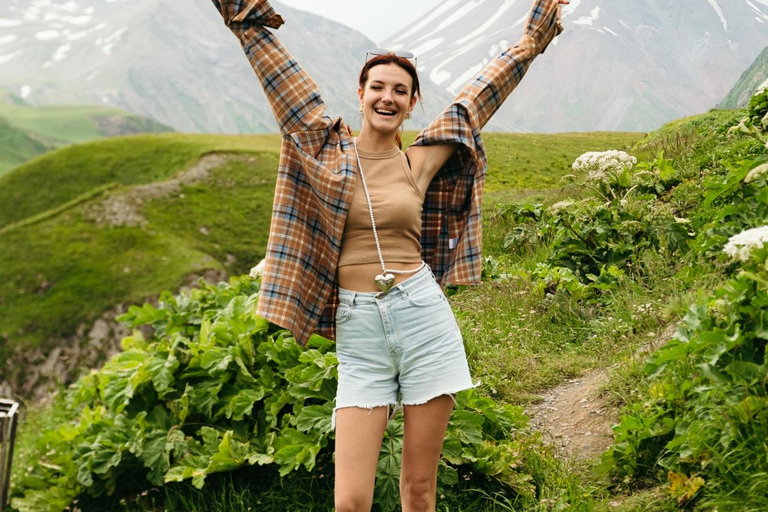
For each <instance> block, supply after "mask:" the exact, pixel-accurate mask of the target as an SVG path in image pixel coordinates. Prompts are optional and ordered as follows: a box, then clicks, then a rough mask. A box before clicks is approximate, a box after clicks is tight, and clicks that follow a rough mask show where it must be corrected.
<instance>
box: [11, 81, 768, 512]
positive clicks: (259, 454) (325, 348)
mask: <svg viewBox="0 0 768 512" xmlns="http://www.w3.org/2000/svg"><path fill="white" fill-rule="evenodd" d="M767 133H768V91H764V92H763V93H761V94H758V95H756V96H755V97H754V98H753V99H752V101H751V103H750V108H749V109H748V110H747V111H746V112H727V111H726V112H717V111H715V112H711V113H708V114H705V115H702V116H697V117H694V118H689V119H683V120H680V121H677V122H675V123H671V124H670V125H667V126H665V127H663V128H662V129H661V130H659V131H658V132H656V133H653V134H650V135H649V136H648V137H646V138H645V139H643V140H642V141H640V142H639V143H638V144H637V145H635V146H634V147H633V148H632V149H631V150H630V151H629V154H624V153H619V152H611V153H600V154H593V155H589V156H587V155H585V156H584V157H582V158H579V159H577V158H576V157H577V156H578V155H579V154H581V153H584V152H585V150H587V149H589V150H602V149H606V146H602V147H595V146H593V147H589V148H583V149H582V150H581V151H580V152H579V153H578V154H576V155H573V156H572V157H571V160H570V162H573V161H575V164H574V165H573V167H572V169H569V170H567V171H563V172H562V173H561V177H562V181H561V182H560V183H559V184H558V186H557V187H553V188H551V189H549V190H543V191H542V190H540V191H537V192H534V193H531V192H527V193H526V192H520V191H518V192H517V193H518V194H520V195H521V196H523V195H524V196H525V197H522V198H521V199H520V200H518V201H516V202H505V203H502V204H500V205H498V206H495V207H488V208H486V212H487V213H486V219H485V223H484V228H485V242H484V249H485V252H486V259H485V261H484V283H483V284H482V285H481V286H478V287H473V288H463V287H452V288H450V289H449V295H450V297H451V302H452V305H453V307H454V308H455V310H456V312H457V317H458V318H459V322H460V325H461V327H462V333H463V335H464V337H465V341H466V344H467V348H468V352H469V356H470V362H471V365H472V368H473V372H474V374H475V376H476V377H477V378H479V379H481V380H482V386H481V388H480V389H479V390H478V391H476V392H472V393H466V394H462V395H459V397H458V407H457V409H456V411H455V413H454V415H453V417H452V420H451V427H450V428H449V434H448V436H447V438H446V449H445V452H444V461H443V462H444V464H443V465H442V466H441V479H440V483H441V489H440V499H439V510H447V511H456V510H459V511H461V510H464V511H469V510H472V511H475V510H487V511H494V510H538V511H551V510H579V511H593V510H620V511H630V510H638V511H639V510H657V511H661V510H674V509H675V508H682V509H689V510H720V511H726V510H755V511H757V510H765V509H766V507H768V502H766V498H765V496H766V495H768V493H766V488H765V485H766V484H765V478H764V475H765V474H766V472H768V461H767V460H766V455H765V453H766V452H765V432H766V431H768V416H766V411H768V397H767V396H766V384H767V383H768V370H766V365H767V364H768V363H766V360H765V346H766V339H768V333H767V332H766V329H765V321H766V317H765V311H766V305H768V300H767V299H768V296H766V293H768V264H767V263H766V259H767V258H768V247H765V248H763V247H762V246H763V244H764V243H765V242H766V240H768V233H767V232H766V231H765V229H766V228H763V226H764V225H765V224H766V220H767V219H768V206H767V205H768V187H766V178H768V147H767V146H766V144H767V142H768V135H767ZM499 137H501V136H499ZM489 146H490V144H489ZM596 146H597V145H596ZM620 149H621V148H620ZM623 149H626V148H623ZM496 158H498V157H496ZM555 158H556V159H557V158H559V157H557V156H555ZM544 160H545V161H552V157H551V156H548V157H546V158H545V159H544ZM492 174H493V171H491V175H492ZM545 175H546V173H545V172H537V173H536V174H535V175H534V176H533V177H531V178H530V181H528V182H527V183H528V184H533V183H536V181H537V180H538V179H539V177H540V176H545ZM518 186H522V187H523V188H529V187H528V186H527V184H526V185H518ZM501 188H503V187H499V189H501ZM530 188H534V187H530ZM489 191H491V192H493V186H492V185H491V183H489ZM750 230H752V231H750ZM257 300H258V278H257V276H254V277H251V276H242V277H233V278H231V279H230V281H229V283H222V284H219V285H217V286H211V285H201V288H200V289H198V290H192V291H190V292H189V293H186V294H181V295H178V296H173V295H172V294H170V293H164V294H163V295H162V296H161V299H160V301H159V304H158V305H156V306H152V305H149V304H145V305H144V306H141V307H134V308H132V309H131V310H130V311H129V312H128V313H127V314H126V315H125V316H124V318H123V320H125V321H126V322H128V323H129V325H131V326H132V327H134V328H137V330H136V332H135V334H134V335H133V336H131V337H129V338H127V339H125V340H124V342H123V343H124V349H125V350H124V352H123V353H121V354H120V355H118V356H117V357H115V358H114V359H113V360H111V361H110V362H108V363H107V365H106V366H105V367H104V368H103V369H101V370H99V371H95V372H92V373H91V374H88V375H85V376H83V377H82V378H81V379H80V381H79V382H78V383H77V384H76V385H75V386H74V387H73V388H72V389H71V390H70V391H68V392H67V393H66V394H65V395H66V396H64V397H59V398H57V399H56V400H55V401H54V404H53V406H51V407H48V408H41V409H37V410H35V411H33V412H32V413H31V414H30V416H29V419H28V421H29V422H30V424H35V423H34V422H37V424H46V423H52V424H54V425H55V426H53V427H52V428H49V429H46V430H43V431H41V432H39V433H36V434H33V433H32V432H31V431H27V433H26V435H25V436H24V437H23V438H22V441H21V451H20V459H21V463H20V464H19V465H18V466H17V468H21V469H17V471H16V473H15V474H14V483H15V487H14V501H13V506H14V507H15V508H16V509H17V510H20V511H27V510H29V511H31V510H41V509H42V510H63V509H65V508H66V507H70V510H72V509H79V510H120V511H139V510H169V511H176V510H179V511H181V510H212V511H217V510H222V511H223V510H234V511H240V510H242V511H246V510H255V509H258V510H266V511H283V510H291V511H294V510H296V511H310V510H330V509H331V508H332V482H331V480H332V478H331V476H330V475H331V472H332V460H331V453H332V444H333V433H332V432H330V431H329V424H328V421H329V412H330V409H331V405H330V403H329V400H330V399H331V397H332V396H333V393H332V391H333V386H334V382H335V373H334V372H335V367H334V354H333V350H332V344H330V343H328V342H327V341H326V340H323V339H321V338H313V340H312V345H311V347H310V349H309V350H306V351H301V350H299V349H298V348H297V347H296V346H295V345H294V344H293V341H292V340H291V338H290V335H289V334H288V333H287V332H285V331H282V330H280V329H277V328H275V327H274V326H271V325H269V324H267V323H265V322H263V321H261V320H260V319H258V318H257V317H255V316H254V315H253V310H254V309H253V308H254V303H255V301H257ZM678 320H681V322H680V324H679V326H678V328H677V333H676V334H675V335H674V337H673V339H672V340H671V341H669V342H668V343H666V344H664V345H663V346H661V347H658V346H649V345H648V342H649V340H651V339H656V337H657V335H658V334H659V333H660V332H662V331H664V330H665V329H666V327H667V325H668V324H675V323H677V322H678ZM142 325H145V326H146V325H151V326H152V329H151V330H150V331H151V332H152V335H151V336H149V335H147V336H144V335H141V334H139V333H140V332H144V331H143V330H142V331H140V330H138V328H139V327H140V326H142ZM649 335H650V336H649ZM648 353H650V358H648V355H647V354H648ZM643 354H646V355H643ZM646 360H647V363H646ZM609 366H613V367H614V369H613V370H612V379H611V381H610V383H609V384H608V385H607V386H606V389H605V393H606V394H607V395H609V396H610V400H611V402H612V403H613V404H614V406H616V407H618V408H620V409H621V410H622V416H621V418H620V421H619V422H618V425H617V426H616V428H615V432H616V439H615V443H614V445H613V446H612V447H611V448H610V449H609V450H608V451H607V452H606V453H605V454H604V455H603V457H602V460H601V461H600V465H599V466H598V467H593V466H592V465H590V464H589V463H575V462H570V461H568V460H566V459H563V458H561V457H559V456H557V454H556V451H555V449H553V448H551V447H550V446H548V445H547V444H546V443H544V440H543V437H542V435H541V433H538V432H535V431H533V430H531V429H530V428H529V427H527V422H526V416H525V413H524V411H523V409H521V408H520V407H518V406H521V405H525V404H527V403H529V402H532V401H535V400H536V397H537V394H538V393H539V392H540V391H541V390H542V389H546V388H549V387H552V386H554V385H556V384H558V383H560V382H562V381H563V380H565V379H567V378H570V377H572V376H575V375H579V374H582V373H584V372H586V371H589V370H590V369H593V368H599V367H603V368H604V367H609ZM399 428H400V419H399V418H397V417H396V418H395V419H393V421H392V422H391V423H390V426H389V429H388V433H387V439H386V442H385V444H384V446H383V448H382V453H381V459H380V465H379V487H378V490H377V496H376V502H377V507H378V509H379V510H383V511H389V510H395V508H396V507H395V504H394V502H393V497H394V492H395V491H394V489H395V482H396V478H397V474H398V464H399V461H398V459H397V456H396V452H397V448H398V443H399V439H400V437H399V436H400V435H401V431H400V430H399ZM118 482H119V484H120V485H117V484H118ZM201 488H202V489H201ZM36 507H37V508H36ZM41 507H43V508H41Z"/></svg>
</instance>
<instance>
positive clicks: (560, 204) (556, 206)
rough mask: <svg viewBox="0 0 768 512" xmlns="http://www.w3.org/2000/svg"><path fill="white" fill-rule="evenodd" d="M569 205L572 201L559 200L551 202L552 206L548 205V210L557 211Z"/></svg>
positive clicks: (571, 204)
mask: <svg viewBox="0 0 768 512" xmlns="http://www.w3.org/2000/svg"><path fill="white" fill-rule="evenodd" d="M569 206H573V201H559V202H557V203H555V204H553V205H552V206H550V207H549V211H550V212H552V213H557V212H559V211H560V210H563V209H565V208H568V207H569Z"/></svg>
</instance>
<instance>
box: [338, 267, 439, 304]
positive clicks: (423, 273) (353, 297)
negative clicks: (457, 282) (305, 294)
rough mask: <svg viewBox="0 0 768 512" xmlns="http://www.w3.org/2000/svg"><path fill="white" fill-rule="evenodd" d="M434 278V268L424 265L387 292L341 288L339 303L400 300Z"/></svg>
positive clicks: (370, 302) (371, 302)
mask: <svg viewBox="0 0 768 512" xmlns="http://www.w3.org/2000/svg"><path fill="white" fill-rule="evenodd" d="M434 280H435V276H434V274H432V269H430V268H429V266H428V265H424V267H423V268H422V269H421V270H419V271H418V272H416V273H415V274H413V275H412V276H411V277H409V278H408V279H406V280H405V281H403V282H402V283H400V284H396V285H395V286H393V287H392V289H391V290H389V291H386V292H356V291H353V290H345V289H344V288H339V303H341V304H347V305H349V306H357V305H360V304H374V303H377V302H387V301H392V300H398V299H400V298H402V296H403V295H407V294H408V291H409V290H415V289H417V288H419V287H421V286H424V285H425V284H426V283H429V282H430V281H432V282H434Z"/></svg>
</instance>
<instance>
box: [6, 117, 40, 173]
mask: <svg viewBox="0 0 768 512" xmlns="http://www.w3.org/2000/svg"><path fill="white" fill-rule="evenodd" d="M52 148H53V144H52V143H51V142H50V141H47V140H45V139H44V138H42V137H40V136H36V135H34V134H31V133H29V132H27V131H26V130H24V129H22V128H19V127H18V126H16V125H14V124H13V123H11V122H10V121H8V120H7V119H5V118H4V117H0V176H2V175H3V174H5V173H6V172H8V171H10V170H11V169H13V168H14V167H16V166H17V165H20V164H22V163H24V162H26V161H27V160H30V159H32V158H34V157H36V156H37V155H42V154H43V153H45V152H46V151H48V150H50V149H52Z"/></svg>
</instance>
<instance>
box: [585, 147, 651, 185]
mask: <svg viewBox="0 0 768 512" xmlns="http://www.w3.org/2000/svg"><path fill="white" fill-rule="evenodd" d="M636 163H637V158H635V157H633V156H630V155H628V154H627V153H625V152H624V151H616V150H610V151H601V152H599V151H591V152H589V153H584V154H583V155H581V156H580V157H579V158H577V159H576V161H575V162H573V170H574V171H576V172H582V173H586V180H587V181H592V182H595V181H610V180H611V178H614V179H618V177H619V175H620V174H621V173H623V172H624V171H628V170H630V169H632V167H634V165H635V164H636Z"/></svg>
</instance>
